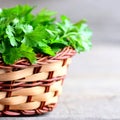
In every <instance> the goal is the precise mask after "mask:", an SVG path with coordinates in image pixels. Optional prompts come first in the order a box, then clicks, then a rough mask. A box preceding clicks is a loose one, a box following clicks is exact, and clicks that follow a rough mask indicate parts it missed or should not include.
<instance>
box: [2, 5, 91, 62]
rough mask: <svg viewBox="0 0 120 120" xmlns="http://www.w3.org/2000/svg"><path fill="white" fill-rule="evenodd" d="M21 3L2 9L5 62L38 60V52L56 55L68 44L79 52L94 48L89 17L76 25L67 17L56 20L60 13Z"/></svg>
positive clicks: (3, 57)
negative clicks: (22, 59) (37, 9)
mask: <svg viewBox="0 0 120 120" xmlns="http://www.w3.org/2000/svg"><path fill="white" fill-rule="evenodd" d="M33 9H34V7H32V6H29V5H17V6H15V7H12V8H4V9H1V10H0V57H1V59H3V61H4V63H5V64H14V63H15V62H16V61H17V60H19V59H21V58H27V59H28V60H29V61H30V63H31V64H34V63H35V62H36V54H37V53H41V54H44V55H49V56H55V55H56V53H57V52H58V51H60V50H61V49H63V48H64V47H66V46H71V47H72V48H73V49H75V50H76V51H77V52H78V53H80V52H82V51H86V50H89V49H90V48H91V45H92V44H91V36H92V32H91V30H90V29H89V27H88V26H87V24H86V21H85V20H80V21H79V22H77V23H75V24H73V23H72V22H71V21H70V19H69V18H67V17H66V16H63V15H62V16H60V21H57V20H56V12H53V11H49V10H47V9H42V10H41V11H40V12H38V14H33V13H32V11H33Z"/></svg>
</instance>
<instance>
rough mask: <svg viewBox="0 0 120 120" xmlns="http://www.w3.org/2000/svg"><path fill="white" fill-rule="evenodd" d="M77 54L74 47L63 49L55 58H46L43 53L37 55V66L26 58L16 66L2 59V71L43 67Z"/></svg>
mask: <svg viewBox="0 0 120 120" xmlns="http://www.w3.org/2000/svg"><path fill="white" fill-rule="evenodd" d="M75 54H76V51H75V50H74V49H73V48H72V47H65V48H63V49H62V50H61V51H60V52H58V53H57V54H56V55H55V56H54V57H52V56H45V55H43V54H41V53H38V54H36V57H37V61H36V63H35V64H31V63H30V62H29V61H28V59H26V58H22V59H20V60H18V61H16V62H15V63H14V64H12V65H6V64H5V63H4V62H3V61H2V59H0V69H10V68H13V67H15V68H26V67H29V66H34V67H37V66H41V65H45V64H48V63H53V62H55V61H58V60H63V59H67V58H70V57H72V56H74V55H75Z"/></svg>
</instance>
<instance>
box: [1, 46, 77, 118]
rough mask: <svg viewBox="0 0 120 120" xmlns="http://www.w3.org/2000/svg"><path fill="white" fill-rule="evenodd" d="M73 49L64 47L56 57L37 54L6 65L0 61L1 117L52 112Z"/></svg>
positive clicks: (60, 90) (73, 51)
mask: <svg viewBox="0 0 120 120" xmlns="http://www.w3.org/2000/svg"><path fill="white" fill-rule="evenodd" d="M75 53H76V52H75V50H73V49H72V48H69V47H66V48H64V49H63V50H62V51H61V52H59V53H58V54H57V55H56V56H55V57H44V56H42V55H40V54H38V55H37V58H38V59H37V64H35V65H30V63H29V62H28V61H27V60H26V59H22V60H19V61H17V62H16V63H15V64H14V65H11V66H5V65H4V64H3V62H2V61H0V116H21V115H35V114H43V113H46V112H48V111H52V110H53V108H54V107H55V105H56V103H57V100H58V97H59V95H60V94H61V92H62V84H63V80H64V78H65V75H66V71H67V67H68V65H69V64H70V60H71V57H72V56H73V55H74V54H75Z"/></svg>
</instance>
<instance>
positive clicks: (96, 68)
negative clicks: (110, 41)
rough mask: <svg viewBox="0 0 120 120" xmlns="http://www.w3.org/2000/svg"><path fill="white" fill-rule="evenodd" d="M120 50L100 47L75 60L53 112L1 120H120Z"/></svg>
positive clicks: (115, 47)
mask: <svg viewBox="0 0 120 120" xmlns="http://www.w3.org/2000/svg"><path fill="white" fill-rule="evenodd" d="M119 51H120V48H119V46H101V45H100V46H95V47H93V50H91V52H89V53H85V54H82V55H79V56H78V55H77V56H76V57H74V58H73V62H72V64H71V66H70V68H69V72H68V76H67V79H66V80H65V82H64V86H63V93H62V95H61V96H60V99H59V101H58V105H57V107H56V108H55V109H54V110H53V111H52V112H50V113H48V114H45V115H42V116H34V117H14V118H13V117H1V118H0V120H31V119H33V120H119V119H120V64H119V63H120V54H119ZM78 61H79V62H80V63H78V64H76V62H78Z"/></svg>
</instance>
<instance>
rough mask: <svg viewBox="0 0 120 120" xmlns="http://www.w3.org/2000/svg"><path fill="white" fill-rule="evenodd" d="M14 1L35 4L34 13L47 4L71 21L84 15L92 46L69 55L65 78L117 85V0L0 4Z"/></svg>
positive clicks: (119, 17) (119, 31)
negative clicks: (79, 52) (86, 50)
mask: <svg viewBox="0 0 120 120" xmlns="http://www.w3.org/2000/svg"><path fill="white" fill-rule="evenodd" d="M16 4H30V5H33V6H37V8H36V9H35V10H34V13H37V12H38V11H39V10H40V9H42V8H48V9H50V10H54V11H57V12H58V16H59V15H61V14H64V15H67V16H68V17H69V18H70V19H71V20H72V21H73V22H77V21H79V20H80V19H83V18H85V19H87V21H88V25H89V26H90V28H91V29H92V31H93V39H92V43H93V48H92V49H91V51H89V52H86V53H81V54H80V55H76V56H75V57H74V58H73V61H72V64H71V65H70V67H69V71H68V75H67V78H68V79H71V82H70V83H71V84H72V83H73V84H75V81H76V83H77V82H79V83H80V85H81V87H83V86H84V85H87V84H88V86H91V87H95V86H96V85H97V84H98V85H99V86H100V85H101V86H103V85H104V84H105V85H106V87H107V86H110V85H112V88H113V86H114V85H115V86H116V85H119V84H118V82H119V80H118V79H120V53H119V52H120V47H119V46H120V14H119V11H120V7H119V5H120V0H99V1H96V0H4V1H3V0H0V8H5V7H12V6H14V5H16ZM110 81H111V82H110ZM83 84H84V85H83ZM99 86H97V89H98V88H99ZM101 86H100V88H101ZM110 88H111V87H110ZM117 90H118V89H117ZM108 91H109V89H108Z"/></svg>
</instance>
